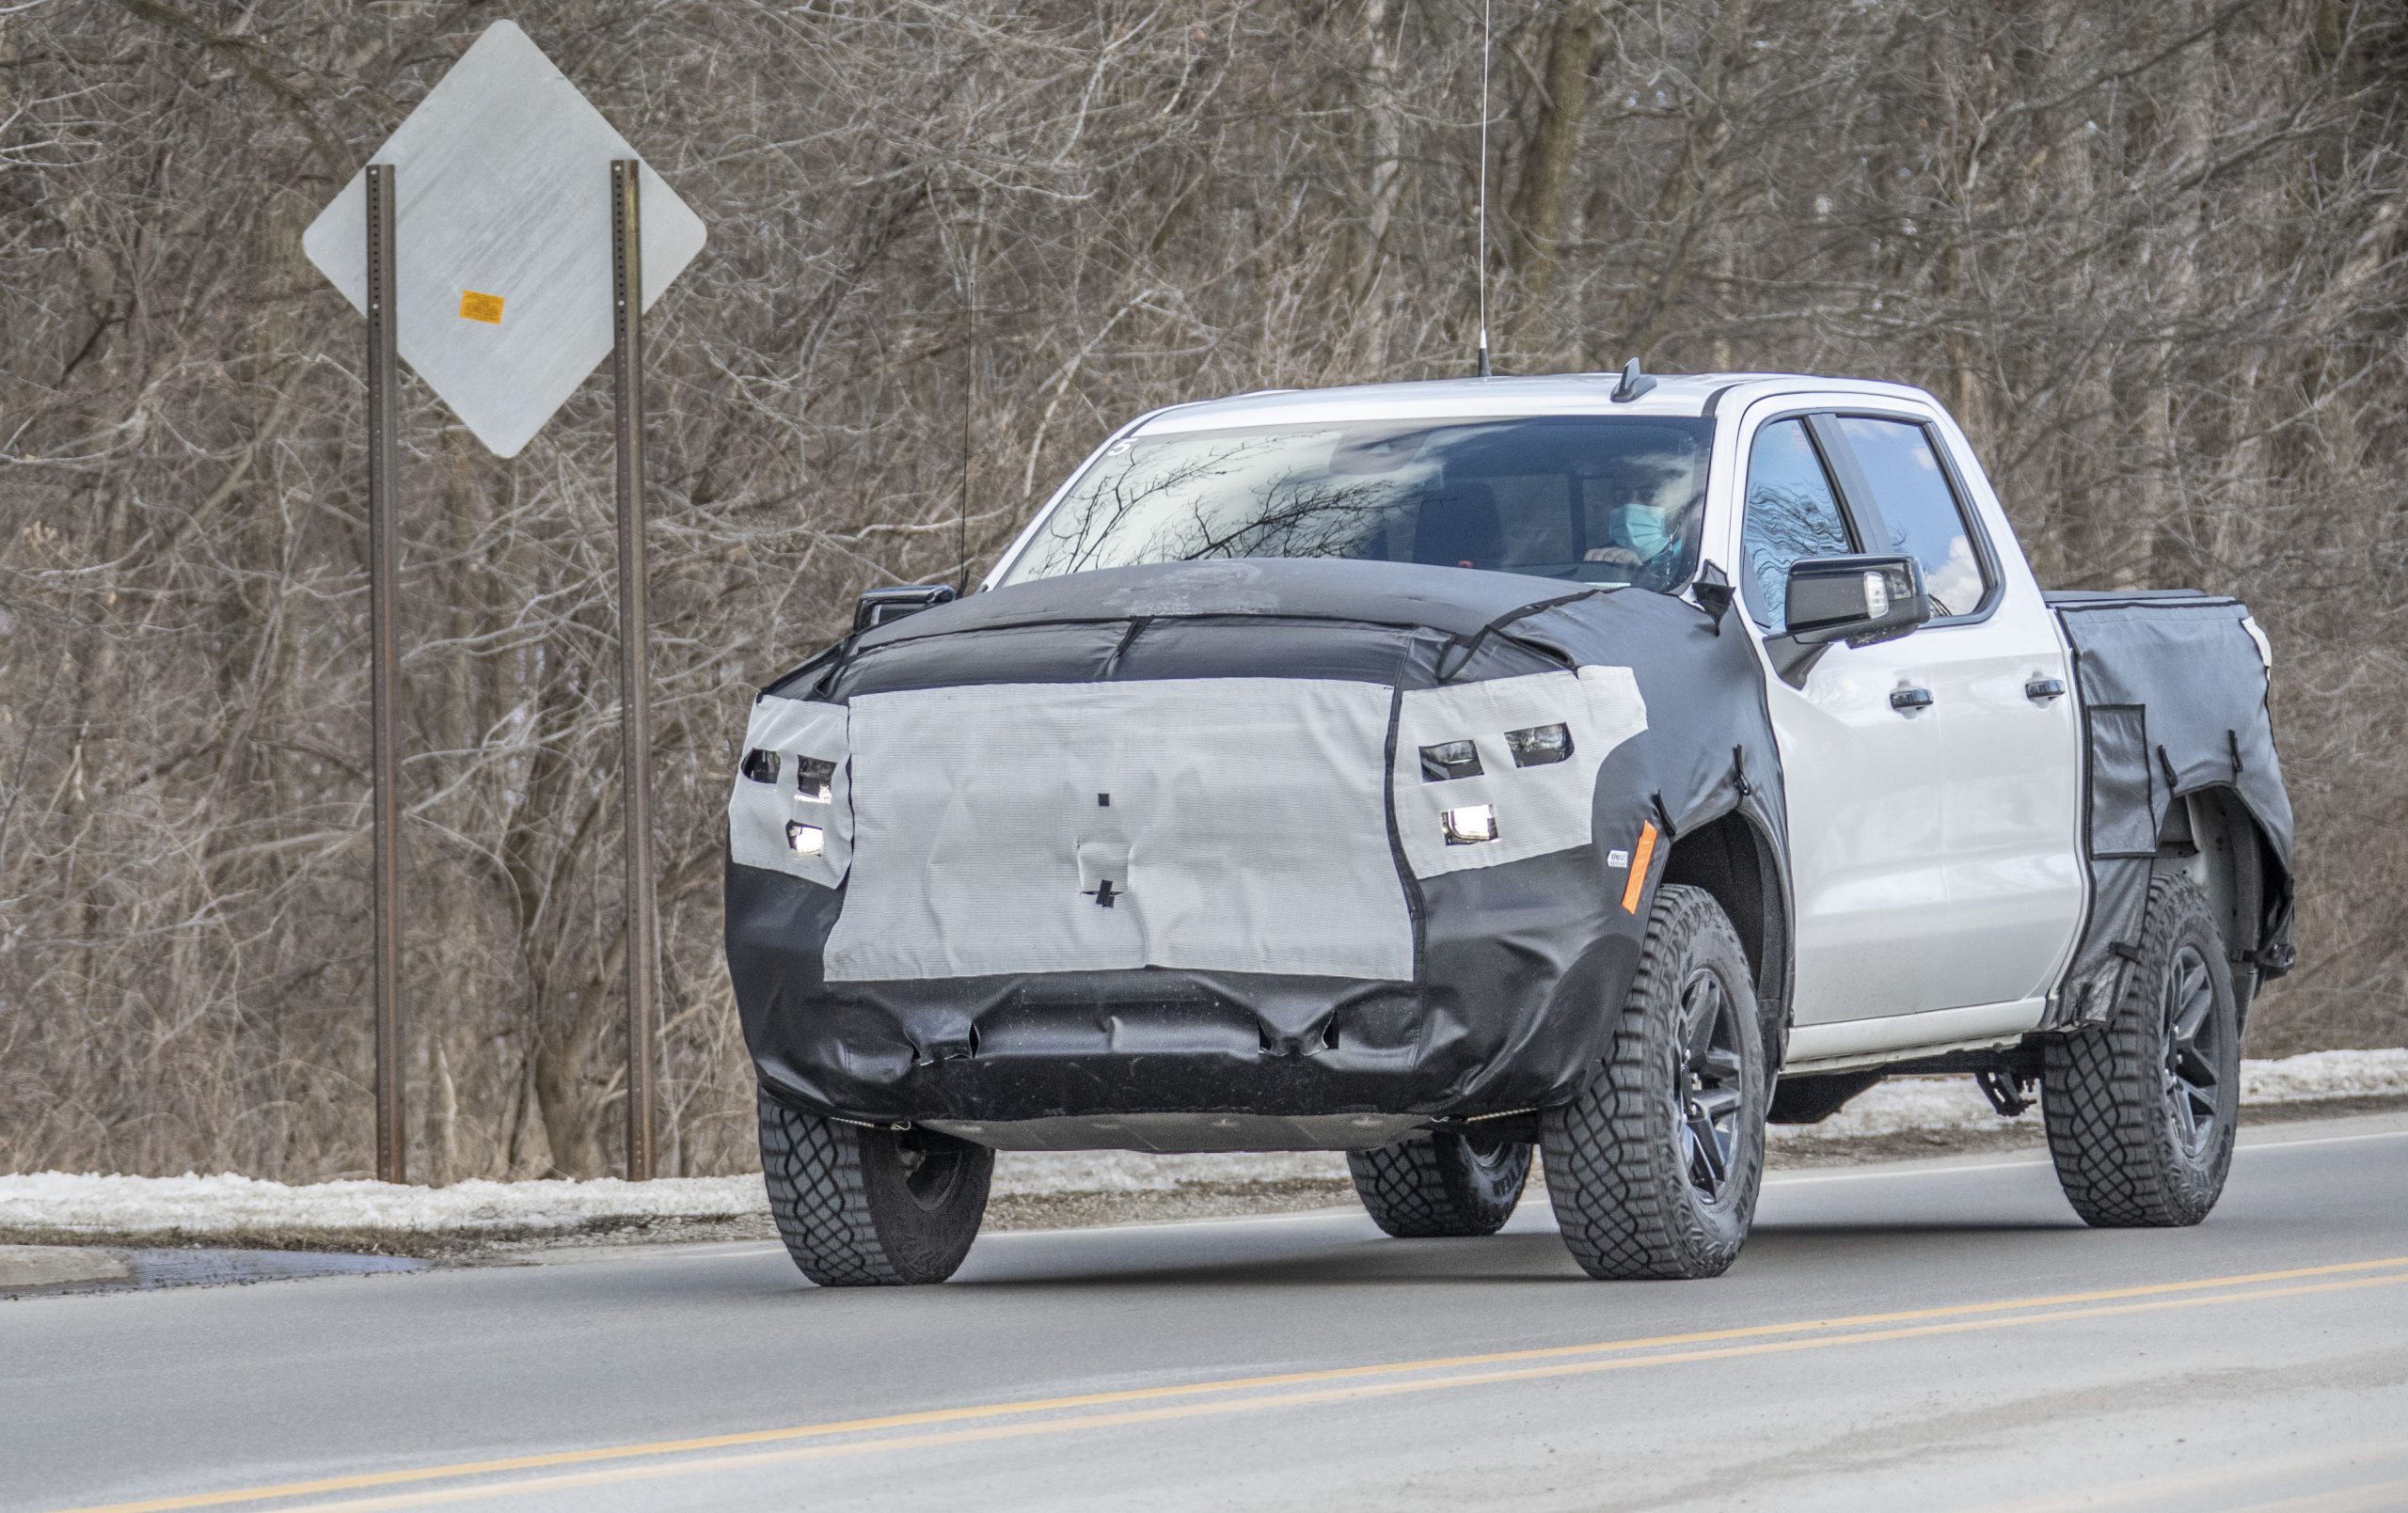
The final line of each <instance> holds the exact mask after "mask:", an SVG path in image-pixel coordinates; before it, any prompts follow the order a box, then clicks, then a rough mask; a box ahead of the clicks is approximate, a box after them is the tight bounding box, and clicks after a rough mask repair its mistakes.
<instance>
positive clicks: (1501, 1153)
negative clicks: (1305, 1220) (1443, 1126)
mask: <svg viewBox="0 0 2408 1513" xmlns="http://www.w3.org/2000/svg"><path fill="white" fill-rule="evenodd" d="M1346 1169H1347V1170H1348V1171H1349V1172H1351V1173H1353V1174H1354V1176H1355V1195H1356V1196H1357V1197H1360V1198H1361V1199H1362V1200H1363V1206H1364V1207H1365V1208H1367V1209H1369V1210H1370V1214H1371V1221H1372V1222H1374V1223H1376V1224H1378V1225H1379V1226H1380V1227H1381V1228H1382V1229H1384V1230H1386V1231H1387V1232H1388V1233H1389V1234H1391V1235H1394V1236H1395V1237H1397V1238H1399V1239H1430V1238H1437V1237H1455V1236H1469V1235H1494V1234H1496V1233H1497V1231H1498V1230H1500V1229H1502V1228H1504V1227H1505V1221H1506V1220H1508V1219H1511V1218H1512V1217H1513V1206H1514V1205H1515V1204H1517V1203H1519V1202H1521V1201H1522V1184H1523V1183H1525V1182H1527V1181H1529V1175H1530V1147H1529V1144H1528V1143H1525V1142H1522V1141H1513V1140H1505V1141H1495V1142H1481V1143H1475V1142H1473V1141H1472V1140H1471V1139H1470V1138H1469V1137H1466V1136H1464V1135H1459V1134H1454V1133H1451V1132H1446V1131H1442V1132H1440V1133H1437V1134H1433V1135H1423V1136H1419V1137H1418V1138H1416V1139H1413V1140H1406V1141H1400V1142H1398V1143H1396V1144H1393V1145H1383V1146H1382V1147H1380V1148H1379V1149H1378V1150H1371V1151H1348V1152H1347V1153H1346Z"/></svg>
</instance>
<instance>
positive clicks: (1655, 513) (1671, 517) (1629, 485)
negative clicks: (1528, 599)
mask: <svg viewBox="0 0 2408 1513" xmlns="http://www.w3.org/2000/svg"><path fill="white" fill-rule="evenodd" d="M1607 488H1608V490H1610V492H1609V493H1608V497H1612V496H1613V495H1615V494H1619V495H1621V496H1622V500H1621V502H1620V503H1618V504H1615V505H1613V506H1612V507H1611V508H1609V509H1608V511H1607V512H1606V534H1607V536H1608V540H1609V542H1610V544H1608V545H1605V546H1592V547H1590V548H1589V550H1588V552H1587V553H1586V554H1584V555H1585V557H1586V559H1587V560H1589V561H1592V562H1606V563H1609V564H1611V565H1613V566H1616V567H1624V568H1628V569H1630V571H1631V575H1632V576H1633V577H1634V578H1636V577H1641V576H1645V575H1648V574H1649V573H1650V572H1651V571H1652V572H1655V573H1657V574H1662V573H1669V572H1671V571H1672V570H1673V569H1675V568H1676V567H1677V566H1678V564H1679V561H1680V556H1681V547H1682V537H1683V536H1684V535H1685V534H1686V531H1685V530H1684V527H1685V525H1686V524H1687V522H1685V521H1684V520H1683V519H1682V518H1681V517H1682V513H1683V512H1682V508H1681V507H1680V506H1679V505H1676V504H1658V503H1656V501H1655V500H1653V499H1651V498H1649V497H1647V494H1648V490H1647V489H1646V488H1645V487H1644V486H1643V485H1641V484H1640V483H1639V482H1637V481H1625V480H1615V481H1610V482H1608V484H1607Z"/></svg>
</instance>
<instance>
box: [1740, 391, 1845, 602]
mask: <svg viewBox="0 0 2408 1513" xmlns="http://www.w3.org/2000/svg"><path fill="white" fill-rule="evenodd" d="M1740 544H1741V547H1742V549H1743V550H1744V551H1745V553H1746V556H1747V566H1746V569H1745V573H1744V576H1745V578H1746V581H1745V582H1744V583H1743V584H1742V585H1741V589H1742V591H1744V592H1745V593H1746V594H1747V598H1748V612H1749V613H1750V614H1751V615H1752V616H1754V617H1755V622H1756V623H1757V624H1759V625H1762V626H1764V627H1765V628H1766V629H1767V630H1780V629H1782V628H1784V627H1785V626H1787V624H1788V623H1789V564H1790V563H1792V562H1795V561H1797V560H1798V559H1800V558H1803V557H1839V556H1845V555H1846V554H1847V553H1849V552H1852V551H1854V550H1856V545H1855V543H1854V542H1852V541H1851V540H1849V538H1848V530H1847V522H1846V520H1845V519H1844V518H1842V516H1841V514H1840V501H1839V496H1838V494H1837V493H1836V492H1834V491H1833V490H1832V488H1831V478H1830V474H1829V473H1827V472H1825V471H1824V470H1823V460H1822V458H1820V457H1819V456H1817V455H1815V452H1814V442H1813V441H1811V440H1809V439H1808V438H1807V435H1806V422H1805V421H1803V420H1776V421H1774V422H1773V423H1772V424H1770V425H1768V426H1766V427H1764V428H1763V429H1762V430H1760V431H1758V432H1757V433H1756V441H1755V446H1754V447H1753V448H1752V449H1751V450H1750V451H1749V454H1748V505H1747V513H1746V515H1745V523H1744V525H1743V526H1742V527H1741V542H1740Z"/></svg>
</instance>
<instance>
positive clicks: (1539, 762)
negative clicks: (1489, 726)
mask: <svg viewBox="0 0 2408 1513" xmlns="http://www.w3.org/2000/svg"><path fill="white" fill-rule="evenodd" d="M1505 749H1507V750H1509V751H1511V752H1513V765H1515V766H1517V767H1544V766H1545V765H1547V764H1549V763H1553V762H1561V761H1563V760H1564V759H1565V758H1566V757H1569V756H1570V755H1572V730H1571V727H1569V726H1566V725H1533V726H1531V727H1530V728H1529V730H1526V731H1507V732H1506V733H1505Z"/></svg>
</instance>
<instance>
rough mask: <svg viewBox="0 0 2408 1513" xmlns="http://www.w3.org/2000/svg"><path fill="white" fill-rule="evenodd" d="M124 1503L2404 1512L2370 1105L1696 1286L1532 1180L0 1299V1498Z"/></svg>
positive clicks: (2402, 1292)
mask: <svg viewBox="0 0 2408 1513" xmlns="http://www.w3.org/2000/svg"><path fill="white" fill-rule="evenodd" d="M496 1462H500V1464H496ZM273 1489H282V1491H281V1494H280V1495H278V1496H276V1497H273V1498H268V1497H264V1496H263V1494H264V1493H266V1492H268V1491H270V1490H273ZM226 1492H234V1493H238V1494H241V1495H238V1496H233V1497H227V1496H220V1495H212V1494H219V1493H226ZM144 1499H150V1500H154V1501H147V1502H146V1501H140V1500H144ZM129 1503H132V1504H135V1505H140V1506H146V1507H153V1508H159V1509H166V1508H184V1507H199V1506H230V1507H237V1508H249V1507H255V1506H258V1507H274V1508H277V1509H291V1508H300V1507H309V1508H318V1507H325V1508H343V1509H351V1510H358V1509H367V1508H396V1507H419V1506H437V1507H450V1506H461V1507H468V1508H485V1507H490V1508H497V1509H505V1510H514V1513H515V1510H520V1509H528V1508H578V1509H628V1508H646V1509H650V1508H678V1509H685V1508H694V1509H701V1508H711V1509H722V1508H750V1507H761V1508H781V1509H833V1508H876V1509H879V1510H880V1513H909V1510H915V1509H931V1510H933V1509H962V1508H976V1509H980V1510H982V1513H986V1510H996V1509H1017V1508H1030V1509H1036V1508H1042V1509H1095V1510H1105V1509H1111V1510H1125V1509H1130V1508H1143V1509H1146V1510H1147V1513H1173V1510H1180V1509H1189V1508H1229V1507H1244V1508H1250V1509H1254V1508H1260V1509H1289V1508H1292V1509H1299V1510H1302V1509H1311V1510H1315V1513H1324V1510H1332V1509H1348V1508H1378V1509H1392V1508H1449V1509H1457V1508H1463V1507H1467V1506H1477V1505H1500V1506H1501V1505H1511V1506H1513V1507H1514V1508H1515V1509H1529V1510H1548V1509H1582V1510H1589V1509H1618V1508H1642V1507H1644V1508H1657V1507H1695V1508H1750V1507H1761V1508H1778V1509H1782V1510H1783V1513H1792V1510H1805V1509H1817V1508H1834V1509H1837V1508H1847V1509H1859V1508H1914V1509H1959V1508H1962V1509H1973V1508H2014V1509H2021V1510H2030V1509H2039V1508H2053V1507H2115V1508H2135V1509H2147V1508H2160V1507H2164V1508H2171V1507H2177V1506H2179V1507H2183V1508H2186V1509H2200V1508H2225V1507H2259V1506H2268V1507H2289V1508H2301V1509H2305V1508H2316V1509H2323V1510H2328V1513H2329V1510H2334V1509H2343V1508H2395V1507H2403V1506H2408V1116H2398V1115H2392V1116H2384V1117H2378V1118H2370V1119H2357V1120H2350V1121H2343V1122H2333V1123H2326V1124H2311V1125H2295V1126H2287V1127H2275V1128H2270V1129H2266V1130H2262V1131H2253V1132H2251V1133H2249V1134H2248V1135H2247V1136H2245V1137H2244V1148H2243V1149H2242V1152H2241V1154H2240V1156H2239V1158H2238V1160H2237V1163H2236V1167H2235V1171H2234V1174H2233V1180H2232V1185H2231V1187H2230V1189H2229V1190H2228V1191H2227V1192H2226V1197H2225V1201H2224V1204H2223V1206H2221V1207H2220V1208H2219V1209H2218V1210H2217V1211H2216V1213H2215V1215H2214V1216H2213V1217H2212V1218H2211V1219H2210V1221H2208V1222H2207V1223H2206V1224H2205V1225H2203V1226H2201V1227H2200V1228H2197V1229H2194V1230H2187V1231H2178V1232H2158V1233H2130V1232H2126V1233H2117V1232H2105V1231H2089V1230H2085V1229H2083V1228H2082V1227H2081V1226H2080V1225H2079V1224H2078V1223H2076V1222H2075V1221H2074V1220H2073V1218H2072V1215H2071V1214H2070V1213H2069V1212H2068V1210H2067V1208H2066V1206H2065V1205H2064V1203H2063V1201H2062V1200H2061V1199H2060V1198H2059V1196H2058V1195H2057V1191H2056V1188H2055V1185H2054V1181H2053V1179H2052V1176H2051V1174H2050V1173H2049V1169H2048V1167H2047V1165H2046V1163H2045V1161H2044V1160H2042V1159H2037V1158H2031V1157H2017V1158H1969V1159H1965V1160H1959V1161H1955V1162H1933V1163H1914V1164H1903V1165H1897V1166H1889V1167H1875V1168H1863V1169H1856V1170H1849V1171H1843V1172H1836V1173H1830V1172H1826V1173H1804V1174H1785V1175H1780V1176H1777V1177H1776V1178H1775V1180H1773V1181H1772V1182H1771V1183H1770V1184H1768V1185H1767V1188H1766V1193H1765V1198H1764V1204H1763V1208H1762V1212H1761V1216H1760V1218H1759V1220H1758V1222H1757V1228H1756V1233H1755V1237H1754V1238H1753V1239H1752V1240H1751V1243H1750V1245H1749V1248H1748V1251H1747V1253H1746V1254H1745V1255H1744V1256H1743V1257H1742V1258H1741V1260H1740V1262H1739V1264H1738V1266H1737V1267H1736V1268H1735V1269H1733V1271H1732V1272H1731V1273H1730V1275H1728V1276H1727V1277H1724V1278H1722V1279H1720V1280H1719V1281H1716V1282H1710V1283H1652V1284H1598V1283H1592V1282H1588V1281H1585V1280H1582V1279H1581V1278H1580V1277H1579V1276H1578V1274H1577V1273H1576V1271H1575V1269H1573V1266H1572V1263H1571V1261H1570V1260H1569V1259H1568V1258H1567V1257H1566V1255H1565V1253H1564V1252H1563V1250H1562V1247H1561V1244H1560V1241H1559V1240H1558V1239H1557V1238H1556V1237H1555V1235H1554V1234H1553V1232H1552V1228H1551V1223H1550V1220H1549V1216H1548V1215H1547V1213H1546V1211H1545V1206H1544V1204H1540V1205H1536V1206H1528V1207H1526V1208H1525V1209H1524V1210H1523V1211H1522V1212H1521V1213H1520V1214H1517V1215H1516V1216H1515V1219H1514V1221H1513V1225H1512V1226H1511V1227H1510V1228H1509V1230H1508V1231H1507V1232H1506V1233H1505V1234H1503V1235H1501V1236H1498V1237H1494V1238H1490V1239H1483V1240H1443V1241H1402V1240H1391V1239H1386V1238H1384V1237H1380V1236H1379V1235H1378V1233H1377V1232H1376V1231H1375V1230H1373V1229H1372V1227H1371V1226H1370V1222H1369V1221H1367V1220H1365V1219H1363V1218H1362V1217H1361V1216H1359V1215H1356V1214H1349V1213H1321V1214H1308V1215H1294V1216H1287V1217H1278V1218H1260V1219H1248V1220H1232V1221H1201V1222H1189V1223H1178V1224H1162V1225H1150V1226H1147V1225H1140V1226H1130V1227H1124V1228H1117V1229H1098V1230H1085V1231H1062V1232H1055V1233H1029V1234H1007V1235H997V1236H990V1237H987V1238H986V1239H983V1240H981V1241H980V1243H979V1245H978V1248H977V1249H976V1250H975V1251H974V1253H972V1255H971V1259H970V1262H969V1264H968V1266H966V1267H965V1268H964V1269H963V1271H962V1273H961V1275H960V1276H959V1277H958V1279H957V1280H956V1281H955V1282H954V1283H952V1284H948V1285H946V1286H943V1287H941V1288H923V1289H916V1290H911V1291H892V1292H888V1291H818V1290H816V1289H813V1288H811V1287H809V1286H807V1285H805V1284H803V1283H801V1281H800V1279H799V1278H798V1277H797V1275H796V1274H795V1273H794V1272H793V1271H792V1270H791V1269H789V1267H788V1266H787V1263H786V1261H785V1259H784V1255H783V1254H782V1253H779V1252H778V1251H777V1250H776V1248H775V1247H773V1246H767V1245H753V1244H745V1245H714V1246H695V1247H687V1248H682V1249H672V1248H660V1249H655V1250H650V1251H642V1252H617V1253H614V1252H607V1251H605V1252H598V1253H581V1254H578V1255H575V1256H571V1257H565V1258H557V1259H553V1260H549V1261H547V1262H546V1263H544V1264H540V1265H531V1266H507V1267H482V1268H469V1269H443V1270H436V1271H431V1272H421V1273H416V1274H409V1275H392V1276H371V1277H355V1278H338V1279H326V1280H313V1281H303V1282H282V1283H271V1284H260V1285H254V1286H246V1287H225V1288H206V1289H185V1290H178V1291H165V1292H149V1293H126V1294H116V1295H105V1296H87V1297H55V1298H38V1299H27V1300H21V1301H17V1302H13V1303H0V1506H6V1507H8V1508H65V1507H80V1506H87V1505H125V1504H129Z"/></svg>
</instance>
